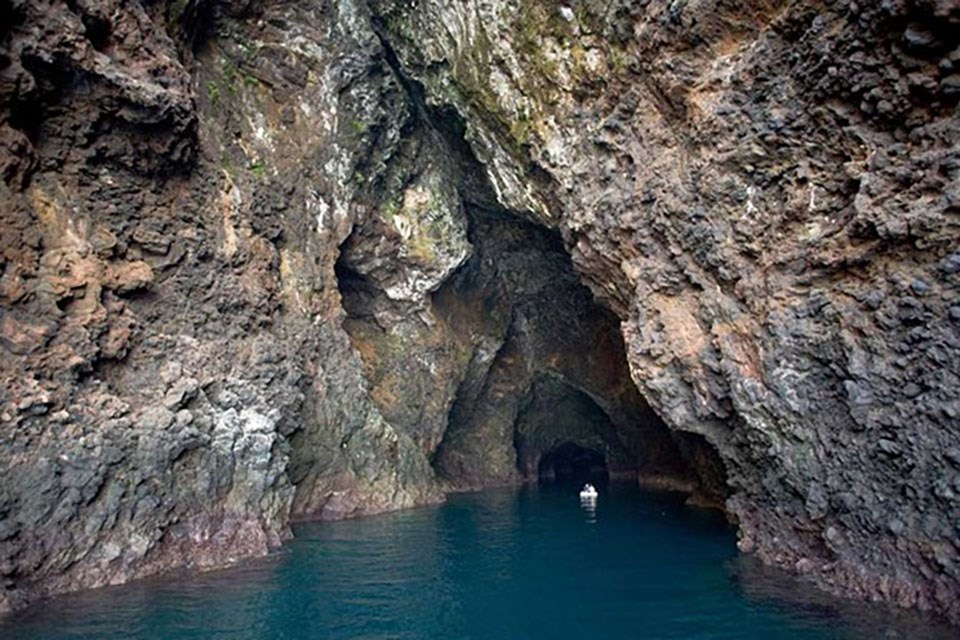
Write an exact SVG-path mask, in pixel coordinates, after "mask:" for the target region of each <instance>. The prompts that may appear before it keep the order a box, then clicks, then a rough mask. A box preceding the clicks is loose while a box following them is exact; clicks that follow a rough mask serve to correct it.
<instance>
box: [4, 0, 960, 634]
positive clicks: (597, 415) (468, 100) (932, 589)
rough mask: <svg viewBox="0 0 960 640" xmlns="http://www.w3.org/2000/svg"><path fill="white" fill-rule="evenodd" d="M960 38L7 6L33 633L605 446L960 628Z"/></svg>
mask: <svg viewBox="0 0 960 640" xmlns="http://www.w3.org/2000/svg"><path fill="white" fill-rule="evenodd" d="M866 5H869V6H866ZM958 27H960V8H958V6H957V5H956V3H955V2H950V1H948V0H943V1H940V2H935V1H933V0H930V1H919V0H918V1H917V2H890V3H885V4H883V5H882V6H880V7H874V6H872V4H871V3H863V4H862V5H861V4H859V3H854V2H837V3H834V4H833V5H831V6H829V7H825V6H821V5H819V4H817V3H813V2H806V1H798V2H792V3H786V2H778V1H774V0H755V1H752V2H747V3H735V2H726V1H724V0H712V1H711V0H703V1H696V2H694V1H691V2H679V1H677V2H667V3H648V2H634V3H630V2H615V3H600V2H592V1H587V0H585V1H582V2H581V1H577V2H570V3H569V4H567V5H555V4H551V3H546V2H543V3H541V2H538V1H536V0H490V1H484V2H480V1H476V2H474V1H473V0H471V1H468V2H462V3H445V2H434V1H432V0H419V1H418V2H414V3H393V2H379V1H378V0H371V2H370V3H369V5H367V4H364V3H363V2H359V1H358V0H342V1H340V2H327V1H323V0H311V1H308V0H297V1H295V2H279V1H277V2H225V1H224V2H216V1H212V0H206V1H204V0H187V1H185V2H184V1H180V2H171V3H168V4H165V3H150V2H144V3H137V2H131V3H128V2H120V1H119V0H82V1H76V2H55V1H52V0H49V1H44V2H25V1H22V0H2V1H0V52H2V55H0V149H2V150H0V173H2V177H3V183H2V186H0V228H2V236H0V269H2V271H0V301H2V306H0V312H2V317H0V349H2V350H3V357H2V359H0V372H2V376H3V382H4V384H3V385H2V388H0V408H2V415H0V419H2V422H0V480H2V482H0V609H3V608H8V607H12V606H17V605H19V604H21V603H23V602H26V601H27V600H29V599H31V598H34V597H37V596H41V595H44V594H46V593H53V592H57V591H63V590H69V589H75V588H79V587H84V586H94V585H98V584H105V583H109V582H120V581H124V580H128V579H131V578H135V577H137V576H142V575H147V574H151V573H156V572H159V571H162V570H164V569H167V568H170V567H173V566H179V565H186V566H200V567H202V566H217V565H222V564H224V563H226V562H229V561H231V560H232V559H234V558H236V557H239V556H242V555H250V554H258V553H263V552H265V551H266V550H267V549H268V548H269V547H271V546H275V545H277V544H279V543H280V541H281V540H282V538H283V537H284V536H285V535H287V531H288V530H287V524H288V522H289V520H290V518H291V517H331V518H332V517H344V516H350V515H358V514H363V513H372V512H376V511H380V510H384V509H392V508H399V507H404V506H410V505H413V504H417V503H423V502H428V501H433V500H438V499H441V498H442V493H443V492H444V491H446V490H450V489H462V488H473V487H478V486H485V485H489V484H496V483H512V482H519V481H521V480H522V479H523V478H535V477H537V475H538V474H539V473H547V474H549V473H550V472H551V469H553V465H554V464H555V462H554V461H555V460H556V458H557V456H563V455H566V453H565V452H568V451H569V447H575V448H577V450H578V451H587V452H594V453H596V454H597V455H599V456H600V457H601V458H602V459H603V460H604V462H605V464H606V465H607V467H608V469H609V470H610V471H611V472H612V473H615V474H621V475H629V476H637V477H639V478H641V479H644V480H647V481H657V482H660V483H664V482H666V483H669V484H671V485H673V486H684V487H686V488H688V489H690V490H695V491H697V492H699V494H700V496H701V499H703V500H707V501H714V502H715V501H718V500H723V499H724V498H726V497H727V496H729V499H728V500H727V501H726V506H727V509H728V510H729V511H730V512H731V514H732V515H733V516H734V517H736V518H737V519H738V520H739V524H740V531H741V547H742V548H743V549H744V550H746V551H752V552H755V553H757V554H758V555H759V556H760V557H761V558H762V559H764V560H765V561H767V562H769V563H772V564H776V565H780V566H785V567H788V568H791V569H793V570H796V571H798V572H801V573H804V574H806V575H808V576H809V577H810V578H811V579H813V580H814V581H816V582H817V583H819V584H820V585H822V586H824V587H826V588H828V589H832V590H833V591H835V592H839V593H844V594H854V595H860V596H863V597H868V598H873V599H884V600H889V601H893V602H897V603H900V604H904V605H915V606H919V607H922V608H928V609H935V610H938V611H940V612H943V613H945V614H947V615H950V616H952V617H953V618H954V619H960V610H958V608H957V607H958V602H960V565H958V561H960V558H958V552H960V549H958V537H960V536H958V531H957V530H956V528H955V527H956V522H957V519H958V516H960V504H958V501H960V497H958V493H960V451H958V449H957V447H958V444H957V443H958V442H960V439H958V435H960V434H958V431H960V426H958V419H957V416H958V412H960V405H958V400H957V399H956V397H954V396H955V394H954V393H953V390H954V389H955V388H956V387H957V384H958V382H960V380H958V377H960V366H958V365H960V358H958V353H960V343H958V331H957V323H958V322H960V298H958V287H957V284H958V282H957V280H958V278H960V275H958V274H960V253H958V249H957V239H958V237H960V234H958V223H957V221H958V212H960V149H958V142H957V141H958V129H960V123H958V117H957V112H956V108H957V102H958V100H960V80H958V79H960V49H958V48H957V47H958V44H960V43H958V42H957V39H956V36H955V35H954V34H955V32H956V30H957V29H958ZM571 258H572V262H571ZM591 455H592V454H591Z"/></svg>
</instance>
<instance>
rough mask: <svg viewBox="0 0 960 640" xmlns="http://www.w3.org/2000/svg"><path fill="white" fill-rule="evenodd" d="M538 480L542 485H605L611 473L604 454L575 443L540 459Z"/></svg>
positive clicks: (570, 443) (551, 451)
mask: <svg viewBox="0 0 960 640" xmlns="http://www.w3.org/2000/svg"><path fill="white" fill-rule="evenodd" d="M537 479H538V480H539V482H540V483H556V484H563V485H575V486H582V485H583V484H585V483H587V482H590V483H592V484H594V485H597V484H600V485H605V484H607V482H609V480H610V472H609V470H608V469H607V458H606V456H605V455H604V454H603V453H601V452H599V451H597V450H596V449H591V448H588V447H582V446H580V445H578V444H576V443H575V442H564V443H563V444H561V445H559V446H557V447H555V448H553V449H551V450H550V451H548V452H547V453H545V454H544V455H543V457H541V458H540V463H539V464H538V465H537Z"/></svg>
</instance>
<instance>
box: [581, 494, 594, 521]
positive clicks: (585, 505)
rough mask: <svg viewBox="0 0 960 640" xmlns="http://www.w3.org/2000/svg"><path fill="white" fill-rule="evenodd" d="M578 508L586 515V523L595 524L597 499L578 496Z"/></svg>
mask: <svg viewBox="0 0 960 640" xmlns="http://www.w3.org/2000/svg"><path fill="white" fill-rule="evenodd" d="M580 508H581V509H583V511H584V513H586V515H587V523H589V524H595V523H596V522H597V498H596V497H595V496H580Z"/></svg>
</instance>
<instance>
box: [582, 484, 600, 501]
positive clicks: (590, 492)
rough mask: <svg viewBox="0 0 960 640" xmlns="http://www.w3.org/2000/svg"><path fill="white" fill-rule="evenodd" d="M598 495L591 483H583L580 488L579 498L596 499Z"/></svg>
mask: <svg viewBox="0 0 960 640" xmlns="http://www.w3.org/2000/svg"><path fill="white" fill-rule="evenodd" d="M598 495H600V494H598V493H597V490H596V489H595V488H594V486H593V485H592V484H585V485H583V489H581V490H580V499H581V500H596V499H597V496H598Z"/></svg>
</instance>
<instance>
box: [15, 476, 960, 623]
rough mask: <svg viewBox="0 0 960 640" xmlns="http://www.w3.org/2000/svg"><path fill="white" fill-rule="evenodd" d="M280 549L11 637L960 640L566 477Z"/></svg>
mask: <svg viewBox="0 0 960 640" xmlns="http://www.w3.org/2000/svg"><path fill="white" fill-rule="evenodd" d="M295 533H296V539H295V540H293V541H291V542H290V543H289V544H288V545H287V546H286V547H285V548H284V550H283V551H282V552H281V553H278V554H277V555H275V556H272V557H270V558H265V559H261V560H254V561H249V562H245V563H243V564H242V565H240V566H237V567H234V568H231V569H227V570H224V571H217V572H211V573H206V574H200V575H189V576H181V577H179V578H177V579H175V580H174V579H165V580H153V581H144V582H140V583H135V584H131V585H125V586H122V587H112V588H109V589H100V590H96V591H88V592H85V593H80V594H74V595H69V596H65V597H61V598H57V599H54V600H50V601H48V602H45V603H42V604H40V605H37V606H35V607H33V608H31V609H28V610H26V611H24V612H22V613H20V614H18V615H17V616H15V617H13V618H10V619H7V620H5V621H0V638H3V639H4V640H6V639H7V638H11V639H12V638H16V639H18V640H20V639H22V640H31V639H44V640H47V639H54V638H102V639H114V638H116V639H124V640H128V639H137V638H143V639H151V640H167V639H188V638H204V639H208V638H222V639H231V640H233V639H237V640H254V639H257V640H259V639H286V638H324V639H326V638H331V639H339V638H438V639H439V638H443V639H446V638H451V639H452V638H531V639H533V638H537V639H540V638H543V639H557V638H684V639H717V638H737V639H748V638H758V639H760V638H763V639H765V640H766V639H773V638H789V639H791V640H804V639H820V638H850V639H858V638H862V639H865V640H866V639H870V640H874V639H877V638H925V639H927V638H931V639H932V638H940V637H943V638H949V637H955V635H952V634H951V631H950V630H949V629H946V628H943V627H938V626H936V625H935V624H934V623H933V622H932V621H930V620H928V619H925V618H923V617H920V616H919V615H916V614H910V613H905V612H902V611H897V610H892V609H887V608H884V607H879V606H875V605H865V604H862V603H853V602H848V601H845V600H840V599H834V598H830V597H828V596H825V595H823V594H821V593H820V592H817V591H815V590H812V589H810V588H808V587H806V586H805V585H803V584H801V583H799V582H797V581H795V580H793V579H791V578H789V577H788V576H785V575H783V574H780V573H779V572H775V571H770V570H765V569H763V568H762V567H759V566H758V565H756V564H755V563H753V562H750V561H749V560H748V559H743V558H739V557H738V554H737V551H736V546H735V532H734V530H733V529H732V528H731V527H730V526H728V525H727V524H726V523H725V522H724V520H723V518H722V517H721V516H720V515H719V514H717V513H715V512H711V511H704V510H700V509H696V508H690V507H685V506H683V504H682V500H681V499H680V498H677V497H674V496H670V495H665V494H655V493H644V492H641V491H638V490H636V489H633V488H617V487H615V486H614V487H611V488H610V489H608V490H605V491H602V492H601V495H600V498H599V500H598V503H597V505H596V508H595V509H589V508H584V507H583V506H582V505H581V504H580V502H579V500H578V498H577V497H576V495H575V492H571V491H570V490H569V489H560V488H542V489H537V488H526V489H523V490H520V491H515V490H497V491H486V492H481V493H475V494H465V495H456V496H452V497H451V498H450V499H449V501H448V502H447V503H446V504H444V505H441V506H438V507H426V508H420V509H413V510H409V511H404V512H399V513H393V514H387V515H383V516H376V517H371V518H362V519H358V520H350V521H344V522H335V523H316V524H312V523H311V524H303V525H299V526H297V527H296V528H295Z"/></svg>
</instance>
